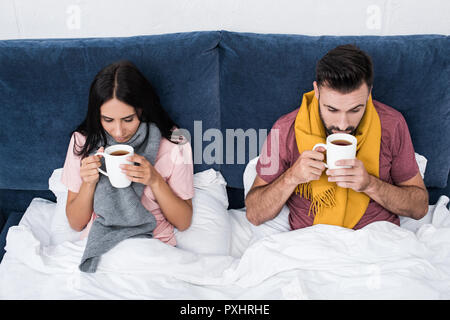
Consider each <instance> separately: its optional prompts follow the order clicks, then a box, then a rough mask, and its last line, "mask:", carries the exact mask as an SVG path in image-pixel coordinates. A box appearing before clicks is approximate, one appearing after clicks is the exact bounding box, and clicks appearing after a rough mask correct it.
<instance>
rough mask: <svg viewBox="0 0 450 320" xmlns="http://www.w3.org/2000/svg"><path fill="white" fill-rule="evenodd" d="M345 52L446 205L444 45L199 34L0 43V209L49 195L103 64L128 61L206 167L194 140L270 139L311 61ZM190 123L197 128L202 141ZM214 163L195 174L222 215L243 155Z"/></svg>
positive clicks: (306, 81) (429, 39)
mask: <svg viewBox="0 0 450 320" xmlns="http://www.w3.org/2000/svg"><path fill="white" fill-rule="evenodd" d="M344 43H355V44H356V45H358V46H360V47H361V48H362V49H363V50H366V51H367V52H368V53H369V54H370V55H371V56H372V58H373V61H374V68H375V79H374V81H375V82H374V89H373V97H374V99H376V100H379V101H381V102H383V103H386V104H388V105H390V106H392V107H394V108H396V109H398V110H400V111H401V112H402V114H403V115H404V117H405V119H406V121H407V122H408V125H409V127H410V131H411V136H412V139H413V143H414V146H415V149H416V152H418V153H420V154H422V155H424V156H425V157H426V158H427V159H428V167H427V172H426V176H425V182H426V185H427V187H429V190H430V192H431V193H430V194H432V196H431V197H430V202H433V201H434V202H435V200H436V199H437V196H438V195H440V194H447V195H450V192H449V187H448V186H447V181H448V177H449V170H450V139H449V137H450V125H449V124H450V118H449V117H450V112H449V110H450V93H449V90H448V88H449V85H450V83H449V77H450V72H449V71H450V70H449V56H450V48H449V37H448V36H441V35H420V36H394V37H389V36H385V37H383V36H358V37H356V36H348V37H335V36H321V37H310V36H301V35H271V34H249V33H234V32H227V31H210V32H209V31H208V32H190V33H177V34H166V35H154V36H139V37H128V38H92V39H42V40H5V41H0V115H1V117H2V125H1V126H0V208H2V209H1V210H3V211H4V212H5V211H8V210H19V211H20V210H22V211H23V210H24V208H26V206H27V205H28V203H29V200H31V199H30V198H32V197H34V196H36V195H43V196H45V197H51V193H50V192H49V191H48V178H49V177H50V175H51V173H52V171H53V170H54V169H55V168H59V167H62V165H63V163H64V159H65V155H66V152H67V146H68V143H69V139H70V133H71V132H72V131H73V130H74V129H75V127H76V126H77V125H78V124H79V123H80V122H81V120H82V119H83V118H84V117H85V113H86V109H87V99H88V92H89V86H90V84H91V81H92V80H93V78H94V76H95V74H96V73H97V72H98V71H99V70H100V69H102V68H103V67H104V66H106V65H108V64H109V63H111V62H113V61H116V60H120V59H128V60H131V61H132V62H133V63H135V64H136V65H137V66H138V68H139V69H140V70H141V71H142V72H143V73H144V74H145V75H146V77H147V78H148V79H149V80H150V82H151V83H152V84H153V85H154V87H155V89H156V91H157V92H158V94H159V96H160V98H161V102H162V105H163V107H164V108H165V109H166V110H167V111H168V112H169V114H170V115H171V117H172V118H173V119H174V121H175V122H176V123H177V124H178V125H179V126H180V127H182V128H185V129H188V130H189V132H190V133H191V139H192V140H191V142H192V147H193V151H194V155H195V154H196V155H197V158H196V159H194V160H199V159H200V160H204V159H203V151H204V150H205V148H208V146H209V147H211V143H213V142H214V141H213V140H212V139H211V140H209V138H207V137H205V136H203V134H204V133H205V132H206V131H207V130H208V129H218V130H220V132H221V133H222V137H223V138H224V139H226V136H227V135H226V129H233V130H234V129H242V130H244V131H246V130H248V129H253V130H256V132H259V131H260V130H261V129H263V130H264V129H265V130H270V128H271V126H272V124H273V123H274V122H275V121H276V120H277V119H278V118H279V117H280V116H281V115H283V114H285V113H288V112H289V111H291V110H293V109H295V108H297V107H298V106H299V103H300V100H301V97H302V94H303V93H304V92H305V91H309V90H311V89H312V82H313V81H314V75H315V64H316V62H317V61H318V59H320V58H321V57H322V56H323V55H324V54H325V53H326V52H327V51H328V50H330V49H332V48H334V47H335V46H337V45H339V44H344ZM195 120H198V121H200V120H201V128H199V127H198V126H197V129H198V130H200V131H199V132H200V136H199V135H198V134H196V132H194V121H195ZM197 124H199V123H197ZM197 133H198V132H197ZM258 137H259V136H258ZM263 137H264V136H261V138H259V139H258V145H259V146H260V145H262V143H263V142H264V141H263ZM228 142H229V141H228ZM222 143H223V146H224V148H225V146H226V143H227V142H226V141H222ZM234 147H235V148H236V145H234ZM216 156H217V157H216V159H219V161H217V162H213V163H209V162H205V161H199V162H198V163H195V164H194V171H195V172H199V171H202V170H205V169H208V168H214V169H216V170H220V171H221V172H222V174H223V175H224V177H225V179H226V181H227V182H228V186H229V187H231V188H230V189H229V192H230V193H229V195H230V197H231V199H230V203H231V207H239V206H243V191H242V188H243V183H242V174H243V171H244V169H245V165H246V163H247V162H248V161H249V160H250V159H249V148H248V147H246V149H245V157H244V162H243V163H239V161H238V160H239V159H238V155H237V153H236V152H235V156H234V159H228V160H227V159H226V155H225V154H222V156H221V160H220V155H216ZM445 188H446V189H445ZM15 197H18V198H17V199H16V198H15Z"/></svg>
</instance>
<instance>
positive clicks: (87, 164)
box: [80, 147, 103, 185]
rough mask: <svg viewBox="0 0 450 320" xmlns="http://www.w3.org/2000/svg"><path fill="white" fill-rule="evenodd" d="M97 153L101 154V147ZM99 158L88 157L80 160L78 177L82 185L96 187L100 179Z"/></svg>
mask: <svg viewBox="0 0 450 320" xmlns="http://www.w3.org/2000/svg"><path fill="white" fill-rule="evenodd" d="M97 152H103V147H100V148H99V149H98V150H97ZM100 158H101V156H100V155H98V156H90V157H86V158H84V159H83V160H81V167H80V175H81V179H82V180H83V182H84V183H87V184H90V185H96V184H97V182H98V180H99V179H100V173H99V172H98V168H99V167H100V166H101V165H102V163H101V162H100Z"/></svg>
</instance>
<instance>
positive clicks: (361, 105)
mask: <svg viewBox="0 0 450 320" xmlns="http://www.w3.org/2000/svg"><path fill="white" fill-rule="evenodd" d="M324 106H325V107H327V108H331V109H335V110H337V109H336V108H335V107H333V106H330V105H328V104H324ZM359 107H364V105H363V104H358V105H357V106H354V107H353V108H351V109H350V110H353V109H356V108H359Z"/></svg>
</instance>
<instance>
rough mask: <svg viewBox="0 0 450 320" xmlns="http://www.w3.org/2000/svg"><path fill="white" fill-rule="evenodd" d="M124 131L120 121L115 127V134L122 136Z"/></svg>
mask: <svg viewBox="0 0 450 320" xmlns="http://www.w3.org/2000/svg"><path fill="white" fill-rule="evenodd" d="M122 132H123V129H122V125H121V124H120V123H119V124H117V125H116V126H115V128H114V134H115V136H116V137H122Z"/></svg>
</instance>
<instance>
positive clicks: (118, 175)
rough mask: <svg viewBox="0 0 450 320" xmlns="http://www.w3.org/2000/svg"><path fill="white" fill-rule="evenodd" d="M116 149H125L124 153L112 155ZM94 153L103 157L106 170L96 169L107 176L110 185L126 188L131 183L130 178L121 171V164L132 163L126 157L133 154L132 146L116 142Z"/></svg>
mask: <svg viewBox="0 0 450 320" xmlns="http://www.w3.org/2000/svg"><path fill="white" fill-rule="evenodd" d="M117 151H126V152H127V153H126V154H124V155H112V154H113V153H114V152H117ZM95 155H102V156H103V157H104V158H105V165H106V171H107V172H105V171H103V170H102V169H100V168H98V171H99V172H101V173H103V174H104V175H105V176H107V177H108V178H109V181H110V182H111V185H112V186H113V187H116V188H126V187H128V186H129V185H130V184H131V180H129V179H128V178H127V175H126V174H125V173H123V172H122V169H121V168H120V165H121V164H133V162H131V161H128V160H126V158H128V157H131V156H133V155H134V149H133V147H132V146H129V145H126V144H116V145H113V146H110V147H108V148H106V149H105V151H104V152H97V153H96V154H95Z"/></svg>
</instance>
